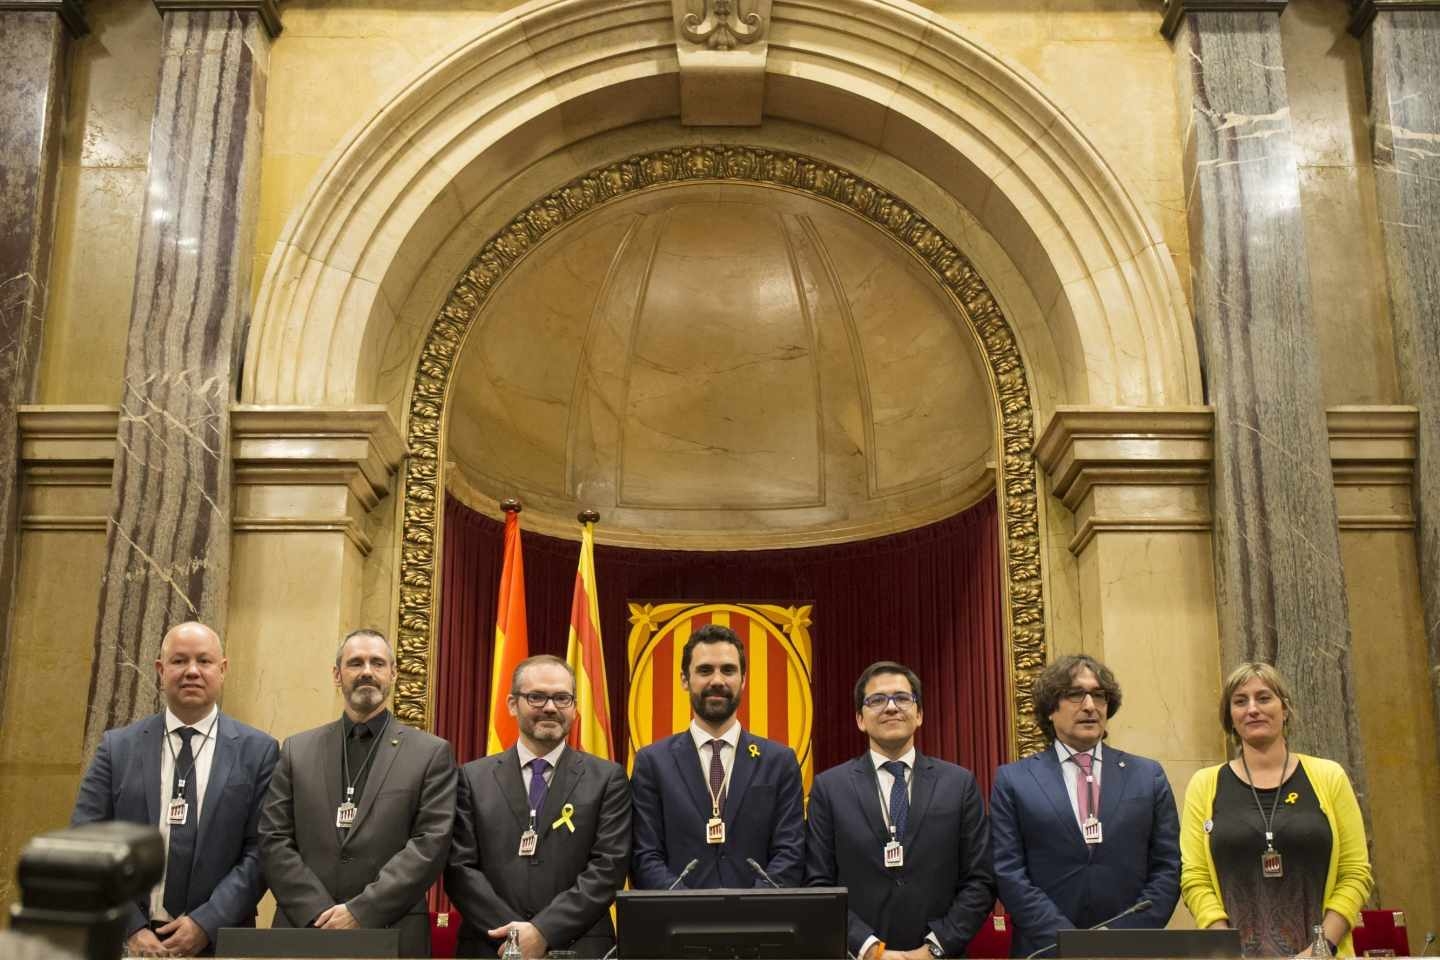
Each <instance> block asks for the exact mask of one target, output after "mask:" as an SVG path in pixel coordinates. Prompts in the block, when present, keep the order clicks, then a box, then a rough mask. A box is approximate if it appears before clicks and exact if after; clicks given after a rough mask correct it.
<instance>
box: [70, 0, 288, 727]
mask: <svg viewBox="0 0 1440 960" xmlns="http://www.w3.org/2000/svg"><path fill="white" fill-rule="evenodd" d="M155 6H156V8H157V9H158V10H159V11H160V14H161V21H162V25H161V30H162V34H163V37H162V43H161V64H160V91H159V94H158V99H157V105H156V111H155V123H154V126H153V128H152V130H151V138H150V176H149V189H148V197H147V200H146V205H145V214H144V221H143V224H142V228H141V235H140V248H139V253H138V255H137V258H136V270H135V297H134V301H133V303H132V305H131V313H130V334H129V339H128V343H127V347H126V358H125V381H124V384H123V387H122V394H121V405H120V427H119V435H118V441H117V453H116V459H115V477H114V483H113V487H112V491H113V492H112V506H111V513H110V518H109V529H108V543H107V550H108V556H107V560H106V572H105V579H104V583H103V585H102V588H101V594H100V603H99V615H98V619H97V623H96V628H95V660H94V669H93V673H92V675H91V682H90V697H89V703H90V710H89V715H88V717H87V719H86V730H85V742H86V746H87V748H89V747H92V746H93V745H94V744H95V743H96V742H97V741H98V739H99V736H100V733H101V732H102V731H104V730H105V729H106V728H108V727H112V726H115V725H116V724H121V723H127V722H129V721H130V720H132V719H134V718H135V717H137V716H139V715H141V714H144V713H146V712H148V711H150V710H152V709H153V708H154V705H155V697H154V692H153V689H151V688H150V686H149V684H148V682H147V679H148V674H149V669H148V664H149V662H150V661H152V660H153V659H154V657H155V655H156V652H157V651H158V649H159V644H160V640H161V637H162V636H163V635H164V633H165V630H166V629H167V627H169V626H170V625H171V624H173V623H176V622H178V621H181V620H187V619H192V618H193V619H200V620H204V621H205V622H207V623H210V624H212V625H214V626H215V627H216V628H217V629H219V630H221V631H222V632H223V629H224V620H225V611H226V604H227V587H228V581H229V568H230V518H231V507H230V504H231V465H230V457H229V452H230V411H229V407H230V400H231V398H232V397H234V395H235V392H236V390H235V384H236V371H237V369H238V365H239V361H240V355H239V351H240V344H241V343H243V339H244V335H245V328H246V325H247V323H248V315H249V297H250V267H251V249H252V245H253V233H254V227H255V221H256V217H257V206H258V203H257V201H258V192H259V158H260V133H261V118H262V114H263V110H264V103H265V87H266V78H267V72H268V67H269V56H270V43H271V40H272V39H273V37H274V33H275V31H276V29H277V28H278V26H279V23H278V20H277V19H276V18H275V16H274V13H275V11H274V4H273V3H272V2H270V0H264V2H258V0H251V2H232V3H222V2H218V0H203V2H202V0H155Z"/></svg>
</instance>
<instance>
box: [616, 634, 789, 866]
mask: <svg viewBox="0 0 1440 960" xmlns="http://www.w3.org/2000/svg"><path fill="white" fill-rule="evenodd" d="M680 685H681V686H682V687H683V688H684V689H685V691H686V693H688V694H689V695H690V706H691V708H692V713H693V719H692V720H691V723H690V727H689V728H688V729H686V730H683V731H681V732H680V733H677V734H675V735H674V736H672V737H667V738H666V739H664V740H661V741H659V742H658V743H652V744H651V745H650V746H648V747H645V748H644V749H643V750H641V751H640V752H639V753H637V754H636V755H635V770H634V773H633V774H632V777H631V783H630V792H631V798H632V800H633V803H634V816H633V820H632V823H633V828H634V843H633V845H632V849H633V857H634V859H633V866H632V868H631V882H632V883H634V885H635V886H636V888H638V889H642V890H644V889H652V890H653V889H661V890H663V889H666V888H668V887H670V886H671V885H672V884H674V883H675V882H676V881H677V880H678V879H679V878H680V876H681V874H682V873H683V872H684V870H685V867H686V865H687V864H689V863H690V861H691V860H696V861H698V863H697V865H696V866H695V868H694V869H693V870H692V871H691V872H690V874H689V875H687V876H686V877H685V879H684V883H683V885H684V886H685V887H688V888H691V889H700V888H709V887H751V886H763V885H766V884H767V880H766V879H765V878H763V877H761V876H760V875H759V873H758V872H756V871H755V870H754V869H753V868H751V867H750V866H749V865H748V864H747V863H746V860H754V861H755V862H756V863H757V864H760V865H761V867H762V869H763V870H764V871H765V873H766V874H767V875H768V877H769V879H770V880H771V881H773V882H774V883H776V884H778V885H780V886H798V885H799V883H800V880H801V871H802V870H803V868H804V863H805V824H804V820H803V818H802V812H801V808H802V803H803V801H802V795H803V790H802V788H801V786H800V765H799V763H798V762H796V760H795V751H793V750H791V749H790V748H789V747H787V746H785V745H784V744H781V743H776V742H775V741H773V740H766V739H765V738H763V737H757V736H755V735H754V734H752V733H749V732H747V731H744V730H741V729H740V721H739V720H738V719H737V718H736V716H735V711H736V710H737V709H738V708H739V706H740V694H741V691H743V690H744V689H745V647H744V645H743V644H742V643H741V642H740V638H739V637H738V636H737V635H736V634H735V631H733V630H731V629H730V628H729V627H724V626H719V625H717V624H708V625H706V626H704V627H701V628H700V629H699V630H696V631H695V632H694V633H693V634H691V635H690V639H689V640H688V641H687V642H686V644H685V648H684V650H683V651H682V652H681V656H680Z"/></svg>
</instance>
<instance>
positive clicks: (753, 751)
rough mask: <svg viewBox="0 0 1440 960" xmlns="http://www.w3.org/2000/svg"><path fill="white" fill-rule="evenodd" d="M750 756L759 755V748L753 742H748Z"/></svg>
mask: <svg viewBox="0 0 1440 960" xmlns="http://www.w3.org/2000/svg"><path fill="white" fill-rule="evenodd" d="M750 756H752V757H758V756H760V748H759V747H758V746H756V745H755V744H753V743H752V744H750Z"/></svg>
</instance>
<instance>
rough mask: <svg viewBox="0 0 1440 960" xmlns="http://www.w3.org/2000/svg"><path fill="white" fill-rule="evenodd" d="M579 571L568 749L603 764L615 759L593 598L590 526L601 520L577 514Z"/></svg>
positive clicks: (570, 649) (568, 655) (569, 649)
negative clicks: (572, 711) (572, 715)
mask: <svg viewBox="0 0 1440 960" xmlns="http://www.w3.org/2000/svg"><path fill="white" fill-rule="evenodd" d="M578 519H579V520H580V523H581V537H580V567H579V569H577V570H576V571H575V594H574V596H573V597H572V598H571V601H570V642H569V644H568V645H567V646H566V648H565V661H566V662H567V663H569V664H570V668H571V669H572V670H574V671H575V725H574V726H573V727H571V728H570V745H571V746H573V747H576V748H577V749H580V750H584V751H585V752H586V753H593V754H594V755H595V756H597V757H604V758H605V759H606V760H613V759H615V735H614V732H613V730H614V728H613V727H612V726H611V724H610V696H609V692H608V691H609V688H608V687H607V686H606V684H605V650H604V647H603V646H602V645H601V643H600V603H599V600H598V599H597V594H596V592H595V524H596V522H597V521H598V520H599V519H600V515H599V514H598V513H596V512H594V511H593V510H587V511H585V512H584V513H581V514H580V516H579V518H578Z"/></svg>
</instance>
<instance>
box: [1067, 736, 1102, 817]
mask: <svg viewBox="0 0 1440 960" xmlns="http://www.w3.org/2000/svg"><path fill="white" fill-rule="evenodd" d="M1070 759H1071V760H1074V761H1075V766H1077V767H1079V768H1080V780H1079V781H1077V782H1076V784H1075V797H1076V799H1077V800H1078V801H1079V802H1078V803H1077V806H1078V807H1079V808H1080V822H1081V823H1084V822H1085V821H1086V820H1089V819H1090V815H1091V813H1092V810H1091V806H1090V805H1091V803H1092V802H1094V801H1095V800H1098V799H1100V788H1099V786H1098V785H1097V784H1096V783H1095V774H1094V773H1092V772H1091V769H1090V764H1091V763H1092V762H1093V761H1094V759H1095V758H1094V757H1093V756H1091V755H1090V754H1088V753H1074V754H1071V755H1070Z"/></svg>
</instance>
